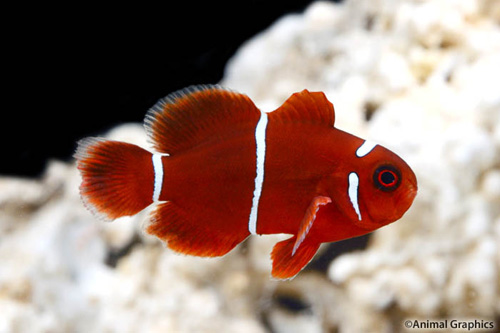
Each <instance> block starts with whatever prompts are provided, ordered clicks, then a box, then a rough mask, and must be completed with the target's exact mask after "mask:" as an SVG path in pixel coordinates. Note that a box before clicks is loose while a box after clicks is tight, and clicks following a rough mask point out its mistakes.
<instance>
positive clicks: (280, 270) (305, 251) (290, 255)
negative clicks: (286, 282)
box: [271, 196, 332, 279]
mask: <svg viewBox="0 0 500 333" xmlns="http://www.w3.org/2000/svg"><path fill="white" fill-rule="evenodd" d="M330 202H332V199H330V198H329V197H322V196H318V197H315V198H314V199H313V200H312V202H311V204H310V205H309V207H308V208H307V210H306V212H305V214H304V218H303V219H302V222H301V223H300V226H299V230H298V232H297V235H296V236H293V237H291V238H289V239H286V240H284V241H281V242H279V243H277V244H276V245H275V246H274V248H273V252H272V253H271V259H272V260H273V270H272V276H273V277H274V278H276V279H290V278H293V277H294V276H295V275H297V273H299V272H300V271H301V270H302V269H303V268H304V267H305V266H306V265H307V264H308V263H309V262H310V261H311V259H312V258H313V257H314V255H315V254H316V251H318V248H319V246H320V244H321V243H319V242H317V241H314V240H312V239H306V236H307V234H308V233H309V231H310V230H311V228H312V225H313V223H314V220H315V218H316V213H317V212H318V210H319V208H320V206H323V205H326V204H329V203H330Z"/></svg>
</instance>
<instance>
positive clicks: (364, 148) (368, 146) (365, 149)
mask: <svg viewBox="0 0 500 333" xmlns="http://www.w3.org/2000/svg"><path fill="white" fill-rule="evenodd" d="M376 145H377V144H376V143H374V142H371V141H368V140H366V141H365V142H363V144H362V145H361V146H359V148H358V150H356V156H357V157H363V156H366V155H368V153H369V152H371V151H372V150H373V148H375V146H376Z"/></svg>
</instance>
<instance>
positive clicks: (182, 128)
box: [144, 85, 260, 154]
mask: <svg viewBox="0 0 500 333" xmlns="http://www.w3.org/2000/svg"><path fill="white" fill-rule="evenodd" d="M259 118H260V111H259V109H257V107H256V106H255V105H254V103H253V102H252V101H251V100H250V98H249V97H248V96H246V95H243V94H239V93H236V92H233V91H230V90H227V89H224V88H222V87H220V86H215V85H204V86H192V87H188V88H185V89H182V90H180V91H177V92H174V93H172V94H170V95H168V96H167V97H165V98H163V99H161V100H160V101H158V103H156V105H155V106H153V107H152V108H151V109H150V110H149V111H148V113H147V114H146V119H145V120H144V124H145V125H144V126H145V128H146V132H147V133H148V136H149V139H150V141H151V143H152V144H153V147H154V149H156V150H157V151H159V152H162V153H168V154H175V153H176V152H181V151H184V150H188V149H190V148H193V147H195V146H197V145H199V144H201V143H203V142H206V141H208V140H210V139H213V138H217V137H221V136H223V135H224V133H228V132H230V131H231V130H235V129H237V127H238V126H245V125H248V124H249V123H251V124H252V126H255V124H257V122H258V120H259Z"/></svg>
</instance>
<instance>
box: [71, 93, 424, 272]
mask: <svg viewBox="0 0 500 333" xmlns="http://www.w3.org/2000/svg"><path fill="white" fill-rule="evenodd" d="M334 122H335V112H334V107H333V104H332V103H330V102H329V101H328V99H327V98H326V96H325V94H324V93H322V92H309V91H307V90H303V91H302V92H299V93H295V94H293V95H292V96H291V97H289V98H288V100H286V101H285V102H284V103H283V105H281V106H280V107H279V108H278V109H276V110H275V111H273V112H269V113H266V112H262V111H260V110H259V109H258V108H257V107H256V106H255V105H254V103H253V102H252V101H251V100H250V98H249V97H248V96H246V95H244V94H240V93H236V92H234V91H231V90H228V89H225V88H222V87H220V86H212V85H207V86H193V87H189V88H186V89H183V90H181V91H178V92H175V93H173V94H171V95H169V96H167V97H166V98H164V99H162V100H160V101H159V102H158V103H157V104H156V105H155V106H153V107H152V108H151V109H150V110H149V111H148V112H147V114H146V118H145V121H144V123H145V129H146V132H147V135H148V138H149V141H150V143H151V144H152V147H153V150H154V152H150V151H147V150H145V149H143V148H140V147H138V146H136V145H133V144H130V143H125V142H118V141H110V140H106V139H102V138H86V139H83V140H80V141H79V142H78V148H77V150H76V153H75V158H76V160H77V168H78V169H79V171H80V173H81V176H82V183H81V186H80V194H81V197H82V200H83V202H84V205H85V206H86V207H87V208H88V209H89V210H90V211H91V212H92V213H94V214H96V215H98V216H100V217H103V218H105V219H108V220H112V219H116V218H118V217H121V216H127V215H135V214H137V213H138V212H140V211H141V210H143V209H144V208H146V207H147V206H149V205H150V204H152V203H155V204H156V207H155V209H154V210H153V211H152V213H151V215H150V223H149V225H148V226H147V228H146V231H147V232H148V233H150V234H152V235H155V236H157V237H158V238H159V239H161V240H163V241H165V242H166V244H167V246H168V247H169V248H170V249H172V250H174V251H176V252H180V253H183V254H188V255H194V256H203V257H216V256H222V255H225V254H226V253H228V252H229V251H231V250H232V249H233V248H234V247H235V246H236V245H238V244H239V243H241V242H242V241H243V240H245V239H246V238H247V237H248V236H249V235H263V234H282V233H285V234H290V235H292V236H291V237H290V238H288V239H286V240H284V241H280V242H278V243H277V244H276V245H275V246H274V248H273V250H272V253H271V259H272V262H273V263H272V272H271V274H272V276H273V277H274V278H276V279H289V278H292V277H294V276H295V275H296V274H297V273H298V272H299V271H300V270H302V269H303V268H304V267H305V265H307V263H308V262H309V261H311V259H312V258H313V256H314V255H315V253H316V252H317V250H318V248H319V246H320V245H321V243H325V242H334V241H339V240H343V239H347V238H351V237H356V236H360V235H363V234H366V233H369V232H372V231H374V230H375V229H378V228H380V227H382V226H384V225H387V224H389V223H391V222H394V221H396V220H398V219H399V218H401V217H402V216H403V214H404V213H405V212H406V211H407V210H408V208H409V207H410V206H411V204H412V202H413V199H414V198H415V196H416V194H417V180H416V177H415V174H414V173H413V171H412V170H411V168H410V167H409V166H408V164H406V163H405V162H404V161H403V160H402V159H401V158H400V157H398V156H397V155H396V154H394V153H393V152H391V151H389V150H388V149H386V148H384V147H382V146H380V145H377V144H374V143H372V142H371V141H365V140H363V139H360V138H358V137H356V136H354V135H351V134H349V133H346V132H344V131H342V130H339V129H337V128H335V127H334Z"/></svg>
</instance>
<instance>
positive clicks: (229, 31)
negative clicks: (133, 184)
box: [0, 0, 312, 177]
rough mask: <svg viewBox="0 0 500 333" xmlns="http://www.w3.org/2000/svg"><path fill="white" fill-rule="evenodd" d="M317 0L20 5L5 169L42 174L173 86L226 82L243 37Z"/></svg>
mask: <svg viewBox="0 0 500 333" xmlns="http://www.w3.org/2000/svg"><path fill="white" fill-rule="evenodd" d="M311 2H312V1H311V0H309V1H306V0H302V1H299V0H297V1H265V0H261V1H232V2H229V1H228V2H226V1H222V2H183V3H182V4H176V5H167V6H165V7H164V8H160V7H154V8H144V7H141V8H138V7H137V5H136V4H132V5H124V4H120V6H117V7H107V8H104V7H99V6H88V5H83V4H82V5H81V6H79V5H74V4H72V5H71V7H67V5H66V7H65V5H47V4H43V5H30V6H28V5H23V4H21V5H17V6H18V7H17V8H11V9H10V11H6V12H5V13H4V14H5V15H6V16H7V18H8V21H6V29H5V30H4V40H3V43H2V44H3V47H2V49H3V56H4V61H3V71H2V72H3V75H2V81H3V86H4V87H6V88H4V89H3V99H2V100H3V103H2V111H1V112H2V117H1V130H0V132H1V133H0V135H1V137H0V140H1V144H2V146H1V147H2V155H1V156H2V161H1V162H0V175H2V176H5V175H14V176H28V177H37V176H39V175H40V174H41V173H42V172H43V170H44V169H45V166H46V163H47V160H48V159H52V158H56V159H60V160H66V161H69V160H71V155H72V153H73V151H74V149H75V147H76V141H77V140H79V139H81V138H83V137H86V136H91V135H99V134H102V133H103V132H105V131H106V130H108V129H110V128H111V127H113V126H115V125H118V124H120V123H124V122H142V120H143V118H144V115H145V113H146V111H147V110H148V108H149V107H151V106H152V105H153V104H154V103H155V102H156V101H157V100H158V99H159V98H161V97H163V96H165V95H167V94H169V93H170V92H172V91H175V90H178V89H181V88H184V87H186V86H189V85H192V84H201V83H217V82H218V81H219V80H220V79H221V78H222V76H223V70H224V66H225V64H226V62H227V60H228V59H229V58H230V57H231V56H233V55H234V53H235V51H236V50H237V49H238V47H240V46H241V44H242V43H243V42H245V41H246V40H248V39H249V38H251V37H252V36H254V35H255V34H257V33H259V32H261V31H262V30H264V29H266V28H267V27H269V26H270V25H271V24H272V23H273V22H275V21H276V20H277V19H278V18H279V17H281V16H283V15H284V14H286V13H291V12H297V13H298V12H302V11H303V10H304V9H305V8H306V7H307V6H308V4H310V3H311ZM24 6H26V7H24ZM36 6H38V7H36ZM48 6H53V7H48Z"/></svg>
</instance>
